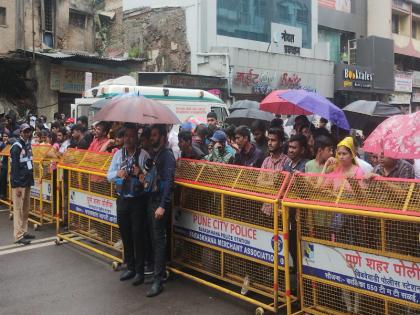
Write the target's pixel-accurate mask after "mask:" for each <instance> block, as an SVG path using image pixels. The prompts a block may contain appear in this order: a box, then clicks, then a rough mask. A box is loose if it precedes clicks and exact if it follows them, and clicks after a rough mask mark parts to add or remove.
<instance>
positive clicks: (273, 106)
mask: <svg viewBox="0 0 420 315" xmlns="http://www.w3.org/2000/svg"><path fill="white" fill-rule="evenodd" d="M287 91H289V90H276V91H273V92H271V93H270V94H268V95H267V96H266V97H265V98H264V99H263V100H262V101H261V103H260V109H261V110H263V111H266V112H270V113H273V114H275V115H311V114H312V113H311V112H308V111H306V110H304V109H303V108H300V107H299V106H296V105H295V104H293V103H290V102H288V101H286V100H284V99H282V98H281V97H280V96H279V95H281V94H283V93H285V92H287Z"/></svg>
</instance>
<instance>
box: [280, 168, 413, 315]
mask: <svg viewBox="0 0 420 315" xmlns="http://www.w3.org/2000/svg"><path fill="white" fill-rule="evenodd" d="M283 208H284V210H285V211H291V209H297V216H296V218H297V236H298V237H297V240H298V241H297V245H298V254H299V258H298V271H299V272H298V275H299V276H298V282H299V289H300V306H301V311H300V312H299V313H303V314H369V315H383V314H395V315H400V314H407V315H408V314H420V238H419V237H420V181H416V180H398V179H375V180H372V181H364V180H357V179H343V178H337V177H332V176H328V175H324V176H320V175H318V174H317V175H309V174H298V175H295V176H294V177H293V178H292V180H291V183H290V186H289V187H288V190H287V193H286V195H285V197H284V199H283Z"/></svg>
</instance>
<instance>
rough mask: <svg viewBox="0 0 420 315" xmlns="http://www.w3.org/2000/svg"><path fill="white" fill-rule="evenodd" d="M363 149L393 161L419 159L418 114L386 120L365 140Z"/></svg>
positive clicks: (419, 124) (419, 133)
mask: <svg viewBox="0 0 420 315" xmlns="http://www.w3.org/2000/svg"><path fill="white" fill-rule="evenodd" d="M363 148H364V150H365V151H366V152H371V153H376V154H381V153H383V154H384V156H386V157H390V158H394V159H419V158H420V112H416V113H414V114H411V115H396V116H392V117H390V118H388V119H386V120H385V121H384V122H382V123H381V124H380V125H379V126H378V127H377V128H376V129H375V130H374V131H373V132H372V133H371V134H370V136H369V137H368V138H367V139H366V141H365V144H364V147H363Z"/></svg>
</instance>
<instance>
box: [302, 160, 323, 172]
mask: <svg viewBox="0 0 420 315" xmlns="http://www.w3.org/2000/svg"><path fill="white" fill-rule="evenodd" d="M323 168H324V165H319V164H318V162H317V161H316V160H315V159H313V160H310V161H309V162H308V163H306V165H305V173H312V174H321V173H322V170H323Z"/></svg>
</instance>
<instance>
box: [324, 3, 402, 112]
mask: <svg viewBox="0 0 420 315" xmlns="http://www.w3.org/2000/svg"><path fill="white" fill-rule="evenodd" d="M318 4H319V12H318V13H319V14H318V40H319V42H322V43H324V42H325V43H326V44H328V45H329V49H330V59H331V60H332V61H334V62H335V103H336V104H337V105H340V106H345V105H347V104H349V103H351V102H352V101H355V100H358V99H366V100H384V101H388V98H389V95H390V94H392V93H393V91H394V51H393V48H394V47H393V43H392V40H391V39H389V36H387V37H385V38H384V37H383V36H382V37H381V35H383V32H382V33H380V32H378V34H369V32H368V29H369V20H368V12H369V11H368V6H370V5H371V3H370V1H368V0H346V1H319V2H318ZM376 16H377V15H376V14H375V17H374V19H375V18H376ZM381 24H383V22H382V21H381ZM372 27H376V24H374V25H373V26H372ZM368 35H376V36H368ZM350 71H351V72H352V73H364V74H368V75H367V77H368V78H369V80H357V79H354V80H353V79H351V77H349V76H348V75H346V74H348V73H349V72H350Z"/></svg>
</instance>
